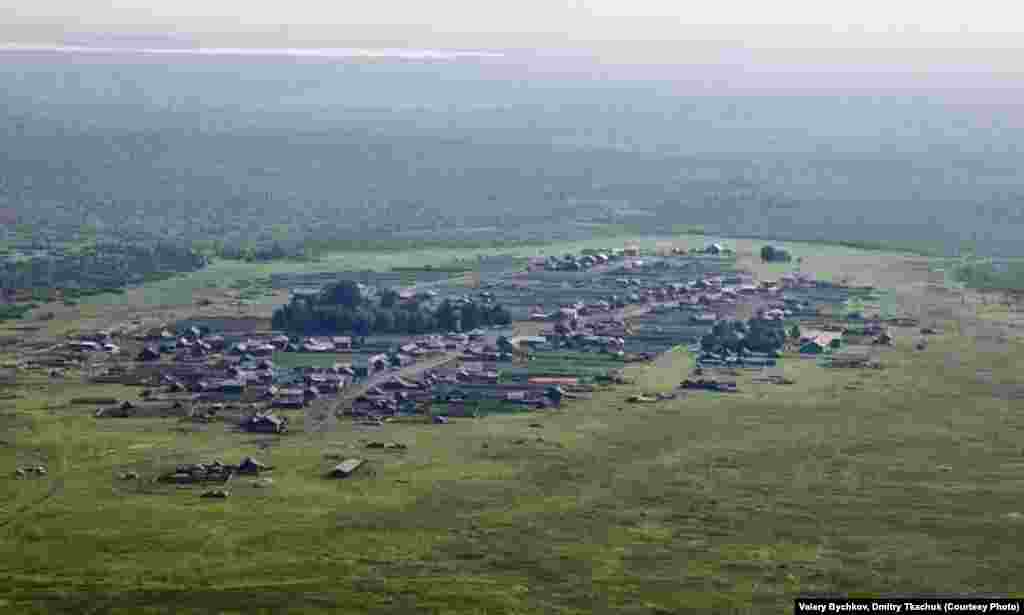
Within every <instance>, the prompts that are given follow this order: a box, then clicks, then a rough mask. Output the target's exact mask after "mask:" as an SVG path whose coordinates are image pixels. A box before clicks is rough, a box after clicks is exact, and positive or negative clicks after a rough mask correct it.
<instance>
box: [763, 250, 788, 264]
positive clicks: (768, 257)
mask: <svg viewBox="0 0 1024 615" xmlns="http://www.w3.org/2000/svg"><path fill="white" fill-rule="evenodd" d="M761 260H762V261H763V262H766V263H788V262H790V261H791V260H793V256H792V255H790V253H789V252H787V251H786V250H783V249H782V248H776V247H775V246H765V247H763V248H761Z"/></svg>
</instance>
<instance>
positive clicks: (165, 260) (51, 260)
mask: <svg viewBox="0 0 1024 615" xmlns="http://www.w3.org/2000/svg"><path fill="white" fill-rule="evenodd" d="M206 263H207V258H206V257H205V256H203V255H201V254H199V253H198V252H196V251H195V250H192V249H191V248H189V247H187V246H182V245H178V244H173V243H166V242H157V243H153V244H151V245H139V244H136V245H130V244H106V243H101V244H95V245H87V246H84V247H81V248H78V249H73V250H63V249H62V250H54V251H52V252H51V253H49V254H44V255H39V256H33V257H29V258H25V259H19V260H6V261H3V262H2V263H0V288H2V289H3V290H4V291H5V292H11V291H15V290H18V289H60V290H61V291H62V296H63V297H64V298H65V299H66V300H73V299H75V298H77V297H79V296H83V295H88V294H95V293H99V292H110V291H114V292H116V291H117V290H119V289H121V288H122V287H124V286H125V285H127V284H136V283H143V282H151V281H155V280H161V279H166V278H167V277H170V276H172V275H174V274H175V273H178V272H187V271H196V270H198V269H201V268H202V267H204V266H205V265H206Z"/></svg>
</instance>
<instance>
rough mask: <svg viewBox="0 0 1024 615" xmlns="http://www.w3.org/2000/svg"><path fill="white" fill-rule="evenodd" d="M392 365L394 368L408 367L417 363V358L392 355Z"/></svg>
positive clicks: (405, 355)
mask: <svg viewBox="0 0 1024 615" xmlns="http://www.w3.org/2000/svg"><path fill="white" fill-rule="evenodd" d="M390 359H391V365H392V366H394V367H408V366H410V365H412V364H413V363H415V362H416V358H415V357H413V356H412V355H408V354H404V353H399V354H394V355H391V357H390Z"/></svg>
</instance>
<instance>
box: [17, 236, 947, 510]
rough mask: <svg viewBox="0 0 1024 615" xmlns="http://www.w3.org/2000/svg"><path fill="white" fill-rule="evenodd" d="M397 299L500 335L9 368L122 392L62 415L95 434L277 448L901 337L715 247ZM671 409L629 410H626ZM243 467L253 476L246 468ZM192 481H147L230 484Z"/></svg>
mask: <svg viewBox="0 0 1024 615" xmlns="http://www.w3.org/2000/svg"><path fill="white" fill-rule="evenodd" d="M294 282H295V280H289V283H294ZM371 282H372V281H371ZM360 288H362V289H364V292H375V291H376V290H377V288H376V287H374V285H372V284H360ZM397 290H399V291H400V293H399V296H400V299H401V300H402V301H416V300H419V301H427V302H433V303H435V304H436V303H437V302H440V301H443V300H447V301H450V302H453V303H455V304H459V303H465V302H481V303H486V304H494V303H500V304H501V305H503V306H505V307H506V308H507V309H509V310H510V311H511V312H512V314H513V323H512V324H511V325H509V326H493V327H486V328H484V327H478V328H475V329H471V330H469V331H450V332H443V333H440V332H439V333H435V334H422V335H413V336H404V337H403V336H396V335H387V336H372V335H371V336H356V335H353V334H351V333H348V332H338V333H339V334H336V335H324V336H304V335H295V334H289V333H286V332H282V331H273V330H270V329H269V328H259V327H258V326H252V325H257V324H258V323H252V322H245V323H239V322H228V321H223V322H218V321H205V322H204V321H201V320H195V319H193V320H183V321H179V322H177V323H166V324H165V325H164V326H160V327H155V328H151V329H147V330H141V331H131V330H130V329H129V328H123V329H121V330H117V331H104V332H92V333H80V334H78V335H75V336H73V338H72V339H69V340H68V341H67V342H66V343H64V344H63V345H62V346H61V347H59V348H54V349H48V351H45V352H37V353H34V354H29V355H28V356H26V357H25V358H24V359H23V360H22V361H21V362H19V364H18V367H19V368H20V369H26V370H36V369H38V370H47V373H48V375H49V377H51V378H54V379H59V378H75V377H81V378H83V379H84V380H85V381H87V382H91V383H96V384H103V383H116V384H121V385H130V386H136V387H138V388H139V393H138V397H137V398H135V399H113V398H108V399H104V398H92V397H83V398H79V399H76V400H73V403H74V404H76V405H78V406H80V407H91V408H93V409H92V412H93V414H94V416H95V417H96V420H108V419H109V420H114V419H117V418H125V417H133V418H145V417H178V418H179V419H180V420H181V421H187V422H195V423H202V424H223V425H224V426H225V427H226V428H227V429H231V430H238V431H241V432H246V431H248V432H255V433H262V434H277V435H280V436H282V437H293V436H295V434H294V433H291V432H290V431H289V425H290V423H292V424H293V423H294V422H295V420H294V417H295V414H294V413H295V412H302V413H304V416H308V417H318V418H317V420H316V421H315V422H317V423H321V422H323V421H327V420H337V419H345V420H351V421H354V422H355V423H356V424H357V425H359V426H364V427H367V428H372V427H374V426H381V425H383V424H384V423H385V422H392V421H403V420H422V421H427V422H432V423H436V424H439V425H443V424H446V423H448V422H449V421H452V420H461V419H463V418H472V417H486V415H488V414H491V413H507V412H526V411H548V410H557V409H560V408H565V407H568V406H570V405H571V404H572V401H573V400H574V399H587V398H590V397H592V396H593V395H594V393H595V392H596V391H598V390H600V389H601V388H602V387H608V386H615V385H616V384H624V383H626V382H627V381H628V376H627V370H626V368H627V367H628V366H629V365H631V364H637V363H644V362H648V361H652V360H654V359H656V358H657V357H658V356H660V355H661V354H662V353H665V352H667V351H669V350H671V349H673V348H680V347H681V348H685V349H687V351H688V353H689V354H690V355H691V356H693V357H694V369H693V370H692V371H691V372H682V371H681V372H680V373H679V374H678V376H679V379H678V382H679V387H678V395H686V394H720V393H730V392H736V391H737V390H739V387H738V384H737V378H736V376H737V375H740V374H747V375H748V376H749V375H756V377H758V378H759V379H760V381H764V382H772V383H775V384H787V383H791V381H788V380H787V379H786V377H785V375H784V373H783V371H782V369H781V365H782V363H783V362H784V361H789V360H814V361H818V362H819V363H820V365H821V367H822V368H823V369H824V368H829V367H832V368H841V367H848V368H876V369H880V368H881V367H882V365H883V363H882V361H880V360H879V349H883V348H884V347H885V346H887V345H889V344H891V342H892V335H893V334H892V333H891V331H890V328H891V327H892V328H898V327H903V328H906V327H917V325H918V323H917V322H916V321H913V320H908V319H899V318H888V319H883V318H882V317H881V316H880V315H879V314H872V315H870V316H869V315H865V314H863V313H860V312H859V311H856V310H853V311H851V308H850V307H849V306H850V305H851V304H852V303H856V302H858V301H861V300H863V299H865V298H866V299H870V298H871V294H872V292H873V291H872V289H870V288H854V287H847V286H843V285H839V284H834V283H827V282H821V281H818V280H813V279H811V278H810V277H809V276H806V275H802V274H800V273H799V272H792V273H787V274H784V275H782V276H780V277H779V279H776V280H757V279H754V278H753V277H752V276H751V275H749V274H746V273H744V272H741V271H739V270H737V268H736V267H735V262H734V259H733V258H732V255H731V253H730V251H729V250H728V249H726V248H724V247H723V246H721V245H720V244H710V245H708V246H706V247H705V248H704V249H703V250H691V251H689V252H684V251H682V250H677V249H673V250H660V251H655V252H651V253H643V252H641V251H640V250H639V249H637V248H635V247H631V246H626V247H624V248H620V249H612V250H607V251H590V252H588V253H586V254H581V255H565V256H563V257H546V258H537V259H531V260H530V261H528V262H527V263H526V264H525V267H523V266H522V264H520V263H515V264H513V263H505V264H504V265H503V266H491V267H490V271H489V272H488V275H487V276H486V277H485V276H480V277H479V278H478V279H476V280H474V281H473V283H472V284H471V285H470V286H469V287H467V285H466V284H465V282H464V280H462V279H451V280H450V279H447V278H444V277H441V278H436V279H431V281H430V282H429V283H427V284H426V285H423V286H419V287H418V286H415V285H413V286H410V287H405V288H400V289H397ZM303 292H306V293H308V292H310V291H309V287H308V285H306V288H304V289H296V290H295V293H294V294H296V295H301V294H302V293H303ZM417 298H418V299H417ZM932 332H934V331H932ZM342 333H344V334H342ZM928 333H929V330H928V329H927V328H925V329H921V332H920V334H921V335H927V334H928ZM920 343H922V344H924V343H926V342H925V341H924V340H923V338H922V341H921V342H920ZM676 395H677V394H672V395H670V396H669V395H664V394H658V395H655V394H653V393H652V394H649V395H648V394H639V395H635V396H633V397H632V398H630V401H632V402H634V403H657V402H659V401H663V400H666V399H674V398H675V397H676ZM311 424H312V422H309V421H307V422H306V424H305V429H307V430H308V429H311ZM378 444H380V445H381V446H383V444H381V443H378ZM389 444H393V443H389ZM254 464H256V465H254ZM343 464H347V465H346V468H348V469H344V468H343V469H341V470H338V472H337V473H335V475H338V476H341V475H344V476H348V475H350V474H351V473H352V472H354V471H355V469H356V468H358V467H360V466H361V465H362V460H360V459H346V460H344V462H343ZM243 465H245V464H243ZM245 467H247V468H248V469H249V471H253V472H254V473H258V472H259V471H260V470H259V466H258V462H255V461H253V460H249V462H247V465H245ZM197 468H200V466H193V467H192V470H188V469H182V468H175V469H173V470H168V472H167V474H166V475H164V477H165V478H167V477H170V476H174V477H176V478H172V479H169V480H172V482H191V481H192V479H191V478H189V477H191V476H193V475H195V476H196V477H198V478H196V479H195V482H206V481H207V480H208V478H209V477H208V476H207V475H209V476H212V477H220V478H222V479H224V481H226V480H227V477H228V476H233V475H234V472H228V471H227V470H226V469H225V468H224V467H218V468H217V469H216V471H215V472H213V473H212V474H211V473H210V471H208V470H209V469H208V468H205V467H203V468H201V470H202V471H201V472H200V471H199V470H198V469H197ZM253 468H256V469H255V470H253ZM193 470H195V472H193ZM214 497H217V496H214Z"/></svg>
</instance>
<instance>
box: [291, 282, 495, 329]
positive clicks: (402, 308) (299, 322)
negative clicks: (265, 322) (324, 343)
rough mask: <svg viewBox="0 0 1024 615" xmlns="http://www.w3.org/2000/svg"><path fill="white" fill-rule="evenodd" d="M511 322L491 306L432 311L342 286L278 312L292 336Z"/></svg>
mask: <svg viewBox="0 0 1024 615" xmlns="http://www.w3.org/2000/svg"><path fill="white" fill-rule="evenodd" d="M511 322H512V316H511V314H509V312H508V310H506V309H505V308H503V307H502V306H501V305H499V304H496V303H491V302H481V303H478V302H474V301H466V302H461V303H458V304H456V303H453V302H452V301H449V300H447V299H445V300H444V301H441V302H440V304H439V305H437V307H433V308H432V307H431V306H430V305H429V301H428V299H427V298H426V297H423V296H421V297H417V298H415V299H414V300H411V301H408V302H404V303H403V302H400V301H399V297H398V293H397V292H395V291H394V290H391V289H380V290H379V292H377V293H376V295H375V296H367V294H366V293H364V292H363V290H362V289H361V288H360V286H359V285H358V284H357V283H355V282H352V281H349V280H343V281H341V282H337V283H335V284H331V285H328V286H327V287H325V288H324V290H323V291H322V292H321V293H320V294H317V295H296V296H294V297H293V298H292V301H291V302H290V303H288V304H287V305H284V306H282V307H280V308H278V309H277V310H274V315H273V319H272V326H273V328H274V329H277V330H281V331H289V332H293V333H304V334H307V335H314V334H333V333H352V334H354V335H360V336H365V335H370V334H373V333H403V334H404V333H408V334H419V333H432V332H438V331H440V332H448V331H470V330H472V329H475V328H477V327H480V326H490V325H507V324H509V323H511Z"/></svg>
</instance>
